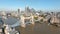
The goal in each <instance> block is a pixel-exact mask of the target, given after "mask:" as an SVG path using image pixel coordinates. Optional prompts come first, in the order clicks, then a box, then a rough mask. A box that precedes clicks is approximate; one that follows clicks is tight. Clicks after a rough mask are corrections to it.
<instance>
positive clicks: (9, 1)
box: [0, 0, 60, 10]
mask: <svg viewBox="0 0 60 34" xmlns="http://www.w3.org/2000/svg"><path fill="white" fill-rule="evenodd" d="M26 6H29V7H30V8H34V9H36V10H60V0H0V10H7V9H8V10H12V9H13V10H17V9H18V8H20V9H22V10H24V9H25V7H26Z"/></svg>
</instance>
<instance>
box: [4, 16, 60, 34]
mask: <svg viewBox="0 0 60 34" xmlns="http://www.w3.org/2000/svg"><path fill="white" fill-rule="evenodd" d="M18 20H19V19H16V18H13V17H9V18H8V19H6V20H5V22H6V24H10V25H12V24H14V23H16V22H17V21H18ZM16 30H19V31H20V33H21V34H60V28H59V27H55V26H52V25H48V24H47V23H42V24H40V23H35V24H34V25H32V24H31V25H26V28H23V27H21V26H18V27H16Z"/></svg>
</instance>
